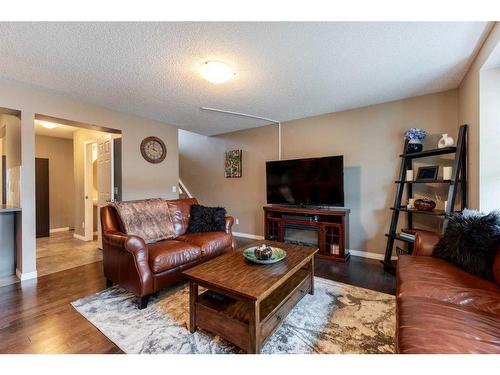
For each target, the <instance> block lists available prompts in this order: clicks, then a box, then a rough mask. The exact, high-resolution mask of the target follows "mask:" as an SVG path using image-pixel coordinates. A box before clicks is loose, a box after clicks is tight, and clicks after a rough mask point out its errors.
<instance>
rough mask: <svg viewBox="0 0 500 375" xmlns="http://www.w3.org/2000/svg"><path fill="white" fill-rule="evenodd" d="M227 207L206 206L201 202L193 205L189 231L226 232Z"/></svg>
mask: <svg viewBox="0 0 500 375" xmlns="http://www.w3.org/2000/svg"><path fill="white" fill-rule="evenodd" d="M225 218H226V209H225V208H223V207H205V206H202V205H199V204H193V205H192V206H191V216H190V218H189V227H188V233H200V232H225V231H226V219H225Z"/></svg>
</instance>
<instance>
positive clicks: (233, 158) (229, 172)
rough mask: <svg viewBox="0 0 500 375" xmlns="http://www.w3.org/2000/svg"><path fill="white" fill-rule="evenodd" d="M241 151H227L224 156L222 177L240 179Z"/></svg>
mask: <svg viewBox="0 0 500 375" xmlns="http://www.w3.org/2000/svg"><path fill="white" fill-rule="evenodd" d="M242 156H243V150H229V151H226V152H225V155H224V176H225V177H226V178H240V177H241V175H242Z"/></svg>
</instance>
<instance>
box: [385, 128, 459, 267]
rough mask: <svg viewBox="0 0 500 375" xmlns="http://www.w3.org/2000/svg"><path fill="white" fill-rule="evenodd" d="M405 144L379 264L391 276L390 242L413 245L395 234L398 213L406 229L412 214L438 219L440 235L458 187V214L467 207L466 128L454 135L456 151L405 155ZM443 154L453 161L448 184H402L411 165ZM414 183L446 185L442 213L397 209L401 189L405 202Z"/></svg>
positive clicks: (409, 182) (417, 181) (434, 150)
mask: <svg viewBox="0 0 500 375" xmlns="http://www.w3.org/2000/svg"><path fill="white" fill-rule="evenodd" d="M407 144H408V141H405V144H404V147H403V154H401V155H400V157H401V167H400V169H399V178H398V180H397V181H396V184H397V187H396V196H395V197H394V205H393V206H392V207H391V210H392V218H391V226H390V228H389V233H386V237H387V246H386V249H385V256H384V260H383V261H382V264H383V265H384V270H386V271H388V272H394V269H395V264H394V263H393V262H391V258H392V251H393V247H394V241H395V240H397V241H402V242H404V243H406V244H407V246H409V247H410V248H412V246H413V241H412V240H411V239H407V238H405V237H402V236H400V234H398V233H397V229H398V220H399V213H400V212H405V213H407V215H408V216H407V221H408V228H413V214H426V215H434V216H438V217H442V218H443V220H444V222H443V226H442V231H443V232H444V230H445V229H446V226H447V224H448V218H449V216H450V215H451V214H452V213H453V212H454V207H455V201H456V197H457V190H458V186H460V188H461V189H460V192H461V200H460V203H461V204H460V206H461V211H462V210H464V208H465V207H467V125H461V126H460V129H459V131H458V139H457V146H456V147H445V148H437V149H432V150H425V151H421V152H415V153H411V154H407V153H406V146H407ZM446 154H455V158H454V160H453V164H452V168H453V170H452V175H451V179H450V180H434V181H427V180H426V181H419V180H414V181H405V178H406V171H407V170H408V169H413V168H412V164H413V161H414V160H415V159H419V158H424V157H429V156H439V155H446ZM418 183H428V184H429V183H431V184H435V183H441V184H449V188H448V204H447V206H446V210H433V211H430V212H429V211H418V210H415V209H409V208H407V207H406V206H402V205H401V199H402V198H403V192H404V188H405V185H406V186H407V195H408V198H411V197H413V185H414V184H418Z"/></svg>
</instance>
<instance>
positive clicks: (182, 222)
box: [167, 198, 198, 237]
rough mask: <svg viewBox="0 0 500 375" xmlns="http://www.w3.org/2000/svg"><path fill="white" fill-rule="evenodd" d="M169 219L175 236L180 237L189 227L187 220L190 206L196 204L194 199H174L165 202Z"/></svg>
mask: <svg viewBox="0 0 500 375" xmlns="http://www.w3.org/2000/svg"><path fill="white" fill-rule="evenodd" d="M167 203H168V209H169V211H170V217H171V218H172V223H173V224H174V230H175V236H176V237H178V236H182V235H183V234H184V233H186V231H187V229H188V226H189V218H190V216H191V215H190V213H191V206H192V205H193V204H198V201H197V200H196V199H195V198H188V199H174V200H170V201H167Z"/></svg>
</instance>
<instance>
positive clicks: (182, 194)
mask: <svg viewBox="0 0 500 375" xmlns="http://www.w3.org/2000/svg"><path fill="white" fill-rule="evenodd" d="M186 198H193V196H192V195H191V193H190V192H189V190H188V189H187V188H186V186H185V185H184V183H183V182H182V181H181V179H179V199H186Z"/></svg>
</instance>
